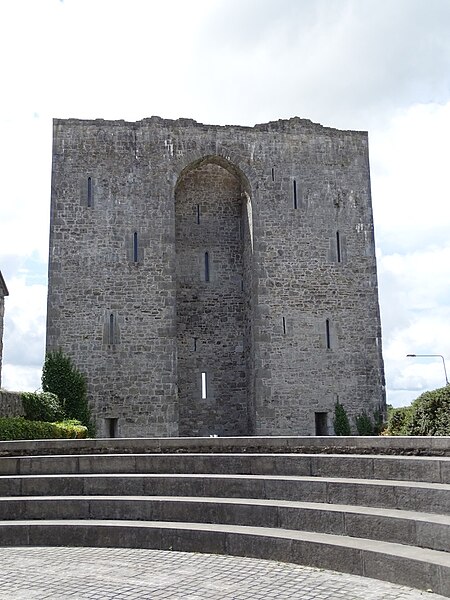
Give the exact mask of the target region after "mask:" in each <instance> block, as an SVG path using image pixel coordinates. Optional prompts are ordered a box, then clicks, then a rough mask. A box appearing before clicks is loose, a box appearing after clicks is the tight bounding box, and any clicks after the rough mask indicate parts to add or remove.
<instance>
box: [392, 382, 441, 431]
mask: <svg viewBox="0 0 450 600" xmlns="http://www.w3.org/2000/svg"><path fill="white" fill-rule="evenodd" d="M386 433H387V435H450V386H448V385H447V386H446V387H443V388H439V389H437V390H432V391H430V392H425V393H424V394H421V395H420V396H419V397H418V398H416V399H415V400H414V402H413V403H412V404H411V405H410V406H402V407H400V408H390V410H389V418H388V427H387V430H386Z"/></svg>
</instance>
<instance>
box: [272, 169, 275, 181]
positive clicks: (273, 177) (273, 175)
mask: <svg viewBox="0 0 450 600" xmlns="http://www.w3.org/2000/svg"><path fill="white" fill-rule="evenodd" d="M272 181H275V169H274V168H273V167H272Z"/></svg>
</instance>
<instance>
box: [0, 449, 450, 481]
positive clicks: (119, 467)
mask: <svg viewBox="0 0 450 600" xmlns="http://www.w3.org/2000/svg"><path fill="white" fill-rule="evenodd" d="M46 473H54V474H58V473H60V474H69V473H104V474H107V473H155V474H157V473H211V474H219V473H224V474H226V473H228V474H230V473H234V474H251V475H298V476H309V477H346V478H355V479H382V480H392V479H394V480H397V481H398V480H402V481H424V482H430V483H446V484H447V483H448V484H450V458H449V457H413V456H383V455H371V456H370V455H339V454H292V453H291V454H252V453H240V454H236V453H228V454H205V453H201V454H198V453H197V454H196V453H191V454H169V453H168V454H90V455H53V456H48V455H43V456H32V457H0V475H12V474H18V475H40V474H46Z"/></svg>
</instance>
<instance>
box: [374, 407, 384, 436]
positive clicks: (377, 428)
mask: <svg viewBox="0 0 450 600" xmlns="http://www.w3.org/2000/svg"><path fill="white" fill-rule="evenodd" d="M385 428H386V421H385V412H384V411H383V410H382V409H381V408H377V409H375V410H374V411H373V435H381V432H382V431H384V430H385Z"/></svg>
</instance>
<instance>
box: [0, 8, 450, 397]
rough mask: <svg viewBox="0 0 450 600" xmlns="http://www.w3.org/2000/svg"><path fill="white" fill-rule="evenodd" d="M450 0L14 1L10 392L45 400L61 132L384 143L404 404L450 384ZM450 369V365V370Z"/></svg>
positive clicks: (1, 60)
mask: <svg viewBox="0 0 450 600" xmlns="http://www.w3.org/2000/svg"><path fill="white" fill-rule="evenodd" d="M449 31H450V1H449V0H189V1H187V0H164V1H162V0H1V1H0V82H1V90H2V92H1V94H0V165H1V170H2V188H1V194H0V270H1V271H2V273H3V276H4V278H5V281H6V284H7V286H8V289H9V293H10V295H9V297H7V298H6V301H5V304H6V308H5V332H4V349H3V371H2V386H3V387H4V388H6V389H10V390H30V391H32V390H35V389H38V388H39V387H40V376H41V368H42V363H43V360H44V351H45V318H46V294H47V289H46V285H47V256H48V232H49V213H50V175H51V135H52V118H69V117H74V118H81V119H93V118H104V119H125V120H129V121H134V120H139V119H142V118H145V117H150V116H152V115H159V116H161V117H164V118H173V119H176V118H178V117H188V118H193V119H196V120H197V121H199V122H202V123H211V124H218V125H226V124H236V125H249V126H252V125H254V124H256V123H264V122H267V121H273V120H278V119H281V118H290V117H293V116H299V117H302V118H307V119H311V120H312V121H314V122H316V123H321V124H322V125H325V126H330V127H335V128H338V129H355V130H364V131H368V132H369V148H370V159H371V181H372V199H373V211H374V220H375V238H376V246H377V257H378V279H379V293H380V307H381V318H382V327H383V355H384V361H385V370H386V382H387V401H388V402H389V403H390V404H392V405H394V406H402V405H406V404H409V403H410V402H411V401H412V400H413V399H414V398H416V397H417V396H418V395H419V394H420V393H422V392H423V391H425V390H427V389H434V388H436V387H441V386H442V385H444V384H445V377H444V375H445V373H444V368H443V366H444V364H443V362H442V359H441V358H439V357H434V358H419V357H418V358H406V355H407V354H439V355H442V356H443V357H444V359H445V361H446V363H445V364H448V368H449V374H450V235H449V232H450V193H449V190H448V186H447V173H448V171H447V169H449V157H450V35H449ZM447 361H449V362H448V363H447Z"/></svg>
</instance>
